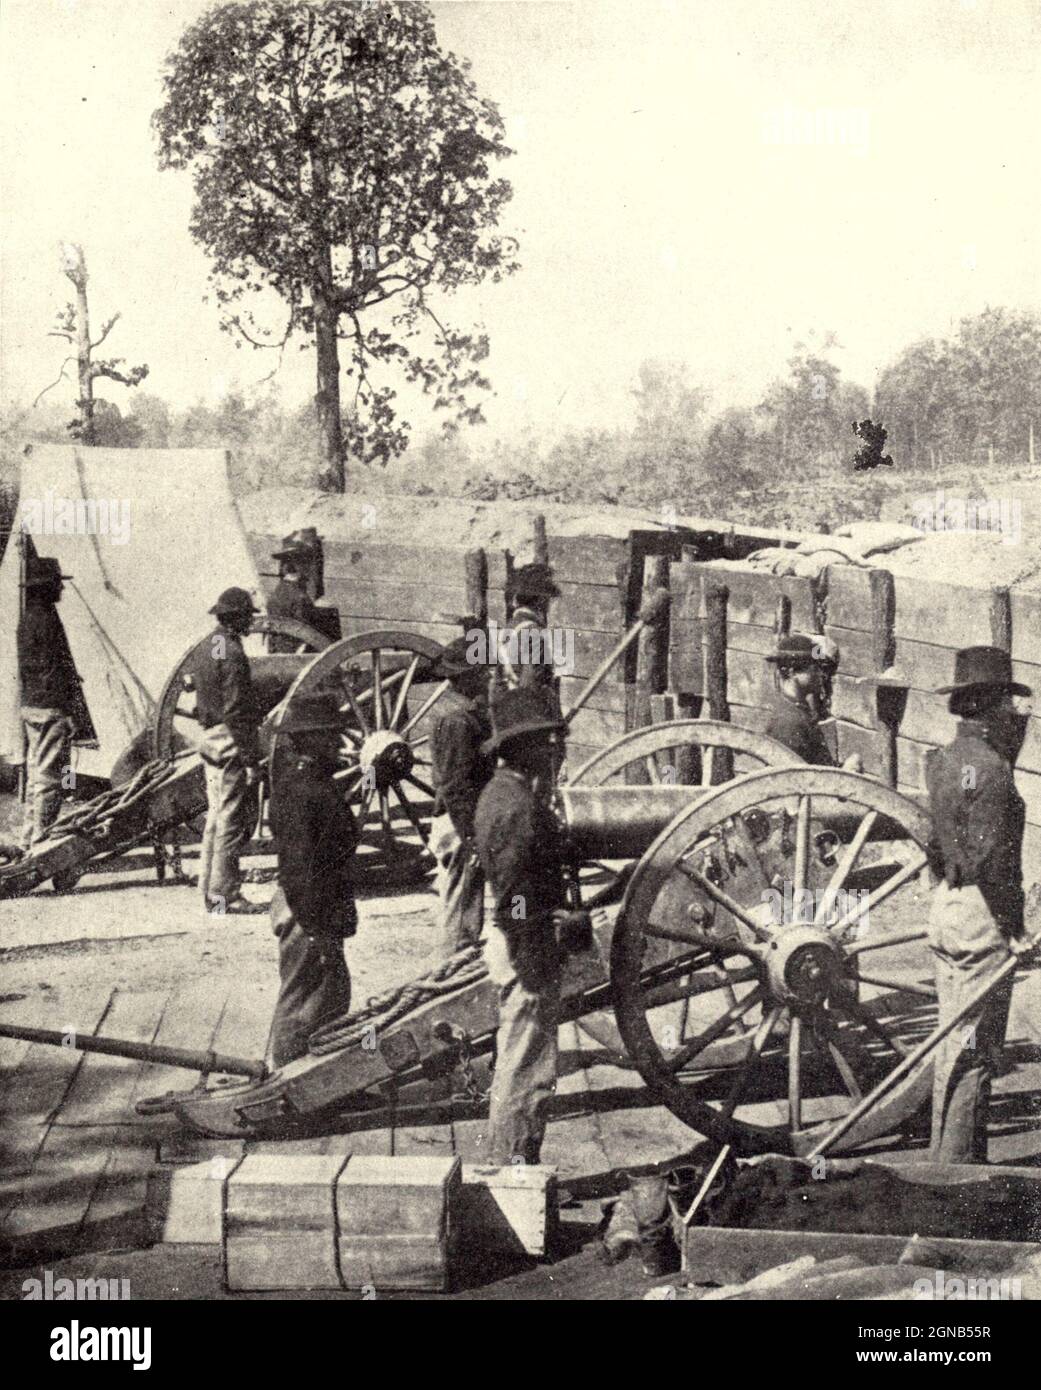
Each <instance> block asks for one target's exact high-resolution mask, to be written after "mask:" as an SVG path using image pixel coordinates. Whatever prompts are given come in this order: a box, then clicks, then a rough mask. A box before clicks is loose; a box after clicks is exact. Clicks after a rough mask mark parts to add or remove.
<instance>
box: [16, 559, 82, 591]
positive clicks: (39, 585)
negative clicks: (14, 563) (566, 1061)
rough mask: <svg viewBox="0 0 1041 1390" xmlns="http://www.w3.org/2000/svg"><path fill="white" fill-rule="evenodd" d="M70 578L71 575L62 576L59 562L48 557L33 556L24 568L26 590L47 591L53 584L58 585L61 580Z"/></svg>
mask: <svg viewBox="0 0 1041 1390" xmlns="http://www.w3.org/2000/svg"><path fill="white" fill-rule="evenodd" d="M71 578H72V575H71V574H62V572H61V562H60V561H58V560H55V559H53V558H52V557H51V556H50V555H34V556H32V557H30V559H29V560H28V561H27V563H26V566H25V587H26V588H27V589H49V588H50V587H51V586H52V585H54V584H60V583H61V582H62V580H63V579H71Z"/></svg>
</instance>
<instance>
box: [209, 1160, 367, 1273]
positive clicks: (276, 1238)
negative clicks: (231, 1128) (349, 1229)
mask: <svg viewBox="0 0 1041 1390" xmlns="http://www.w3.org/2000/svg"><path fill="white" fill-rule="evenodd" d="M346 1162H347V1155H346V1153H339V1154H293V1155H281V1154H247V1155H246V1157H245V1158H244V1159H243V1160H242V1162H241V1163H240V1164H239V1165H238V1167H237V1168H236V1169H235V1171H234V1172H233V1173H232V1174H231V1176H230V1177H229V1178H228V1180H227V1183H226V1185H225V1205H224V1241H223V1249H224V1282H225V1286H226V1287H227V1288H228V1289H231V1290H238V1291H247V1290H259V1289H337V1288H339V1287H340V1275H339V1269H338V1266H337V1250H336V1183H337V1179H338V1178H339V1176H340V1173H341V1172H342V1170H343V1168H344V1165H345V1164H346Z"/></svg>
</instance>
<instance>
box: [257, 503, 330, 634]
mask: <svg viewBox="0 0 1041 1390" xmlns="http://www.w3.org/2000/svg"><path fill="white" fill-rule="evenodd" d="M271 558H272V559H273V560H277V561H278V575H279V578H278V583H277V584H276V585H275V587H274V589H272V591H271V593H270V594H269V595H268V599H267V611H268V615H269V616H270V617H272V618H291V619H293V620H294V621H295V622H298V623H306V624H307V625H308V627H315V628H318V630H319V631H320V632H324V631H325V624H326V622H327V621H328V619H327V615H328V613H329V612H330V610H329V609H327V608H319V607H318V605H317V603H316V602H315V600H316V599H319V598H321V596H322V594H323V593H324V586H323V583H322V543H321V540H320V538H319V535H318V532H317V531H316V530H315V528H314V527H313V526H306V527H303V528H301V529H299V530H296V531H291V532H290V533H289V535H288V536H285V537H283V540H282V543H281V545H280V546H279V548H278V550H276V551H273V552H272V555H271ZM298 646H299V643H298V642H297V641H296V640H295V639H294V638H292V637H287V636H281V635H279V634H278V633H272V634H271V635H270V636H269V638H268V650H269V651H271V652H293V651H296V650H297V649H298Z"/></svg>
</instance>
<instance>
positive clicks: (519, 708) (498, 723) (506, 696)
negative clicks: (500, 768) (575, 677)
mask: <svg viewBox="0 0 1041 1390" xmlns="http://www.w3.org/2000/svg"><path fill="white" fill-rule="evenodd" d="M566 728H567V725H566V724H565V723H564V721H563V720H562V719H560V718H559V717H558V716H556V715H555V714H551V713H550V711H549V710H548V709H547V707H546V703H545V697H544V696H543V695H542V694H540V692H539V691H538V690H532V689H526V688H523V687H522V688H521V689H520V690H504V691H503V693H502V694H501V695H500V696H499V698H498V700H496V701H495V703H494V704H493V705H492V736H491V738H489V739H486V740H485V742H484V743H482V744H481V752H482V753H495V752H496V751H497V750H498V749H500V748H501V747H502V746H503V744H504V743H509V742H510V741H511V740H512V739H515V738H522V737H523V736H524V735H525V734H559V733H563V732H564V730H565V729H566Z"/></svg>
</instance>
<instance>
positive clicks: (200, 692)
mask: <svg viewBox="0 0 1041 1390" xmlns="http://www.w3.org/2000/svg"><path fill="white" fill-rule="evenodd" d="M191 676H192V680H193V682H194V684H195V692H196V706H195V707H196V713H197V714H198V717H199V724H200V725H201V726H202V728H204V729H212V728H213V726H214V725H215V724H226V725H227V726H228V728H229V729H230V730H231V733H232V737H233V738H234V739H235V742H236V744H237V745H238V749H239V752H240V753H241V755H242V758H243V761H244V762H246V763H255V762H256V761H257V729H258V727H259V725H260V710H259V708H258V706H257V700H256V696H255V694H254V691H253V679H252V677H251V676H250V671H249V658H248V657H247V656H246V653H245V652H244V651H243V649H242V640H241V638H239V637H238V636H237V635H236V634H235V633H234V632H232V631H231V630H230V628H226V627H224V625H223V624H220V623H219V624H218V625H217V627H216V628H215V629H214V631H213V632H212V633H211V634H210V636H209V637H207V638H206V640H205V641H204V642H202V643H200V645H199V648H198V650H197V651H196V653H195V656H194V658H193V660H192V665H191Z"/></svg>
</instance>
